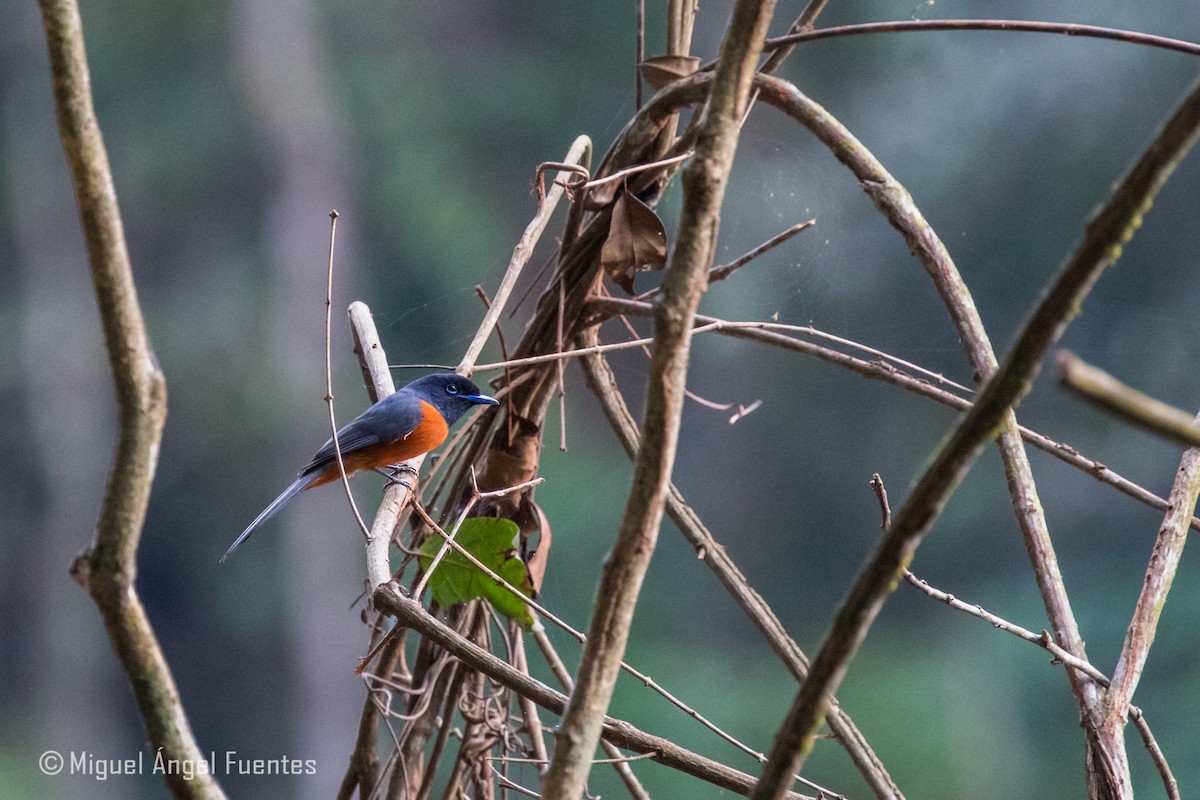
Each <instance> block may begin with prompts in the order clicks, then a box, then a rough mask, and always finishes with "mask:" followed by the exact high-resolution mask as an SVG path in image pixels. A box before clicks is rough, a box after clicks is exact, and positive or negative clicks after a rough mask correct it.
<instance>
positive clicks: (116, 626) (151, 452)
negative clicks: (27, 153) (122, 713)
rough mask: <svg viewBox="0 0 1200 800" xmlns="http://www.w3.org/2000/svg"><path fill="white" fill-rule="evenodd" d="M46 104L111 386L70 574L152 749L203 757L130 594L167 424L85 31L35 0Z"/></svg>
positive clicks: (72, 17) (183, 783)
mask: <svg viewBox="0 0 1200 800" xmlns="http://www.w3.org/2000/svg"><path fill="white" fill-rule="evenodd" d="M39 5H40V7H41V12H42V23H43V25H44V27H45V30H46V45H47V48H48V49H49V54H50V71H51V75H52V78H53V91H54V106H55V112H56V115H57V117H58V129H59V136H60V137H61V139H62V145H63V152H64V154H65V155H66V158H67V164H68V166H69V167H70V169H71V178H72V182H73V183H74V188H75V199H76V202H77V203H78V206H79V217H80V224H81V225H82V227H83V235H84V240H85V242H86V244H87V252H88V261H89V264H90V266H91V272H92V283H93V286H94V287H95V291H96V305H97V307H98V309H99V312H100V320H101V324H102V325H103V328H104V339H105V346H106V349H107V351H108V358H109V364H110V366H111V369H112V374H113V380H114V382H115V384H116V394H117V403H118V406H119V411H120V433H119V438H118V441H117V451H116V456H115V458H114V460H113V465H112V470H111V472H110V473H109V478H108V485H107V486H106V487H105V492H104V500H103V503H102V505H101V510H100V519H99V521H98V522H97V524H96V533H95V538H94V539H93V540H92V543H91V544H90V545H89V546H88V547H87V549H85V550H84V551H83V552H82V553H80V554H79V555H78V556H77V557H76V558H75V561H74V563H73V564H72V565H71V574H72V576H73V577H74V578H75V579H76V580H77V581H78V582H79V583H80V584H81V585H82V586H83V587H84V588H85V589H87V591H88V593H89V594H90V595H91V596H92V599H93V600H94V601H95V603H96V606H97V608H98V609H99V611H100V615H101V617H102V618H103V620H104V625H105V627H106V628H107V630H108V636H109V639H110V640H111V641H112V645H113V649H114V650H115V651H116V654H117V657H118V658H119V659H120V661H121V666H122V667H123V668H124V669H125V672H126V674H127V675H128V676H129V679H130V681H129V682H130V685H131V686H132V688H133V692H134V696H135V697H136V698H137V703H138V710H139V711H140V712H141V716H142V720H143V722H144V723H145V725H146V732H147V734H148V736H149V739H150V746H151V747H152V748H155V749H156V750H161V751H162V755H163V756H164V758H168V759H172V760H175V761H178V762H179V763H184V762H190V763H192V764H199V763H200V762H202V761H204V760H205V756H204V754H203V753H201V752H200V748H199V747H198V746H197V745H196V741H195V738H194V737H193V735H192V730H191V726H190V725H189V723H188V720H187V716H186V715H185V714H184V711H183V703H182V701H181V700H180V698H179V690H178V689H177V688H176V686H175V680H174V678H173V677H172V676H171V670H170V667H169V666H168V665H167V661H166V658H165V657H164V656H163V653H162V650H161V649H160V647H159V645H158V639H157V638H156V637H155V635H154V629H153V627H151V625H150V620H149V618H148V617H147V616H146V610H145V608H144V607H143V606H142V603H141V599H140V598H139V597H138V594H137V589H136V588H135V586H134V582H135V579H136V576H137V550H138V544H139V542H140V541H141V534H142V527H143V525H144V524H145V519H146V506H147V504H148V503H149V498H150V487H151V485H152V484H153V482H154V472H155V468H156V467H157V464H158V449H159V443H160V442H161V441H162V430H163V425H164V423H165V422H166V417H167V384H166V378H164V377H163V374H162V371H161V370H160V369H159V368H158V362H157V361H156V359H155V357H154V352H153V350H152V349H151V347H150V340H149V338H148V337H147V335H146V326H145V321H144V320H143V318H142V312H141V307H140V306H139V304H138V299H137V288H136V286H135V284H134V281H133V271H132V269H131V267H130V263H129V253H128V251H127V250H126V247H125V232H124V229H123V227H122V225H121V213H120V209H119V208H118V206H117V193H116V189H115V187H114V185H113V180H112V171H111V169H110V168H109V164H108V154H107V152H106V151H105V148H104V141H103V139H102V137H101V135H100V126H99V123H98V122H97V121H96V113H95V110H94V108H93V107H92V93H91V78H90V76H89V74H88V68H87V54H86V52H85V48H84V40H83V24H82V22H81V20H80V18H79V8H78V6H77V5H76V4H75V2H74V0H41V1H40V3H39ZM164 780H165V781H166V783H167V786H168V788H169V789H170V790H171V792H172V794H174V796H175V797H178V798H223V797H224V796H225V795H224V793H223V792H222V791H221V787H220V786H219V785H218V784H217V782H216V780H215V779H214V778H213V776H212V775H211V774H208V773H207V772H206V771H199V770H198V771H197V774H196V775H195V776H194V779H193V780H185V779H184V777H183V775H182V774H180V773H179V772H178V771H177V772H176V773H175V774H167V775H165V776H164Z"/></svg>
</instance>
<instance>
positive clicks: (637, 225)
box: [600, 191, 667, 294]
mask: <svg viewBox="0 0 1200 800" xmlns="http://www.w3.org/2000/svg"><path fill="white" fill-rule="evenodd" d="M666 263H667V232H666V229H665V228H663V224H662V220H660V219H659V218H658V215H657V214H655V213H654V210H653V209H651V208H650V206H648V205H646V204H645V203H643V202H642V201H641V200H639V199H637V198H636V197H634V196H633V195H632V194H630V193H629V192H627V191H622V192H621V194H620V195H618V196H617V202H616V203H615V204H614V205H613V210H612V222H611V223H609V226H608V238H607V239H605V240H604V245H603V246H602V247H601V248H600V264H601V266H603V267H604V271H605V272H606V273H607V274H608V277H610V278H612V280H613V282H614V283H616V284H617V286H620V287H621V288H622V289H624V290H625V292H626V293H627V294H633V293H634V291H633V276H634V275H635V274H636V273H638V272H645V271H647V270H652V269H662V268H663V267H664V266H665V265H666Z"/></svg>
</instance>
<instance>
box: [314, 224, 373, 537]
mask: <svg viewBox="0 0 1200 800" xmlns="http://www.w3.org/2000/svg"><path fill="white" fill-rule="evenodd" d="M337 220H338V212H337V210H336V209H334V210H332V211H330V212H329V261H328V264H327V266H326V269H325V406H326V408H327V409H328V410H329V436H330V438H331V440H332V441H333V456H334V459H335V460H336V461H337V466H338V474H339V475H340V477H341V483H342V488H343V489H345V490H346V502H347V503H349V504H350V510H351V511H352V512H354V520H355V521H356V522H357V523H358V528H359V530H361V531H362V534H363V538H364V539H366V540H367V541H368V542H369V541H370V539H371V530H370V529H369V528H368V527H367V523H366V522H364V521H363V518H362V514H360V513H358V504H357V503H355V502H354V492H352V491H351V490H350V477H349V476H348V475H347V474H346V464H345V463H344V462H343V461H342V443H341V442H340V441H338V427H337V418H336V417H335V416H334V414H333V351H332V349H331V347H332V341H333V327H332V321H333V244H334V241H335V238H336V234H337Z"/></svg>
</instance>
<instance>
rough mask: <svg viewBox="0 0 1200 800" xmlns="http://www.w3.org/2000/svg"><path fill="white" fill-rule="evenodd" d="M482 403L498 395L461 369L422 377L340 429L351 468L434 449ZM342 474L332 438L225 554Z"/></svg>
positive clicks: (383, 463)
mask: <svg viewBox="0 0 1200 800" xmlns="http://www.w3.org/2000/svg"><path fill="white" fill-rule="evenodd" d="M479 404H483V405H489V406H494V405H496V399H495V398H494V397H489V396H487V395H486V394H480V393H479V387H478V386H476V385H475V384H473V383H471V382H470V381H469V380H467V379H466V378H464V377H462V376H461V375H455V374H454V373H438V374H436V375H426V376H425V377H423V378H417V379H416V380H415V381H413V382H412V383H410V384H408V385H407V386H405V387H403V388H402V389H400V390H399V391H397V392H395V393H394V394H390V395H388V396H387V397H385V398H383V399H382V400H380V401H379V402H378V403H376V404H375V405H373V406H371V407H370V408H368V409H367V410H366V411H364V412H363V413H361V414H359V415H358V417H356V418H355V419H354V421H353V422H351V423H350V424H348V425H346V426H345V427H344V428H342V429H341V430H340V431H338V432H337V440H338V446H339V447H340V448H341V451H342V464H343V465H344V466H345V468H346V474H347V475H350V474H352V473H354V472H358V471H359V470H362V469H371V470H379V469H382V468H383V467H386V466H388V465H390V464H396V463H399V462H401V461H407V460H408V459H410V458H415V457H416V456H419V455H421V454H422V453H428V452H429V451H430V450H432V449H434V448H435V447H437V446H438V445H440V444H441V443H442V442H444V441H445V440H446V434H447V433H448V432H449V430H450V426H451V425H453V424H454V423H455V422H458V419H459V417H461V416H462V415H463V414H465V413H467V412H468V411H470V410H471V407H472V406H474V405H479ZM340 476H341V473H340V472H339V471H338V462H337V454H336V452H335V451H334V447H333V439H330V440H329V441H328V442H326V443H325V445H324V446H323V447H322V448H321V449H320V450H318V451H317V454H316V455H315V456H313V457H312V460H311V461H309V462H308V465H307V466H305V467H304V469H302V470H300V477H298V478H296V480H295V481H293V482H292V485H291V486H289V487H288V488H286V489H284V490H283V494H281V495H279V497H276V498H275V499H274V500H273V501H272V502H271V505H269V506H267V507H266V508H264V509H263V510H262V513H261V514H259V515H258V516H257V517H255V518H254V521H253V522H251V523H250V524H249V525H248V526H247V527H246V530H244V531H242V535H241V536H239V537H238V538H237V539H236V540H235V541H234V543H233V544H231V545H230V546H229V549H228V550H226V551H225V555H223V556H221V560H222V561H224V560H225V559H227V558H229V556H230V554H231V553H233V551H234V550H236V549H237V548H238V545H240V544H241V543H242V542H244V541H246V539H248V538H249V537H250V534H251V533H253V532H254V530H255V529H256V528H258V526H259V525H262V524H263V523H264V522H266V521H267V520H268V519H270V518H271V517H273V516H275V514H276V513H277V512H278V511H279V509H281V508H283V507H284V506H285V505H287V504H288V502H289V501H290V500H291V499H292V498H293V497H295V496H296V495H298V494H300V493H301V492H303V491H304V490H305V489H311V488H313V487H314V486H320V485H322V484H325V483H329V482H330V481H334V480H337V479H338V478H339V477H340Z"/></svg>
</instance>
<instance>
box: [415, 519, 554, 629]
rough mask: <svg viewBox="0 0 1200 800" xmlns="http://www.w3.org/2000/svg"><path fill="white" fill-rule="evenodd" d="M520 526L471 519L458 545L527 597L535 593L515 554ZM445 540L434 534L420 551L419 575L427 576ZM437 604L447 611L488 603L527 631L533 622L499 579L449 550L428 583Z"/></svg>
mask: <svg viewBox="0 0 1200 800" xmlns="http://www.w3.org/2000/svg"><path fill="white" fill-rule="evenodd" d="M517 534H518V528H517V524H516V523H515V522H513V521H512V520H510V519H501V518H498V517H469V518H467V519H464V520H463V521H462V525H460V526H459V528H458V534H457V535H456V536H455V537H454V541H456V542H458V543H459V544H460V545H462V548H463V549H464V550H466V551H467V552H468V553H470V554H471V555H473V556H475V558H477V559H479V562H480V563H481V564H483V565H485V566H486V567H487V568H488V569H490V570H492V571H493V572H495V573H496V574H497V575H499V576H500V577H501V578H503V579H504V580H506V581H508V582H509V583H511V584H512V585H513V586H515V587H516V588H518V589H520V590H521V592H522V593H523V594H525V595H526V596H529V595H530V594H531V591H532V590H531V587H530V585H529V579H528V577H527V574H526V571H525V562H523V561H522V560H521V557H520V556H519V555H518V554H517V549H516V539H517ZM444 543H445V540H444V539H442V537H441V536H438V535H436V534H434V535H433V536H430V537H429V538H427V539H426V540H425V542H424V543H423V544H422V545H421V552H420V556H419V561H420V563H421V569H423V570H428V569H429V565H430V564H432V563H433V559H434V558H436V557H437V554H438V551H439V550H441V549H442V545H443V544H444ZM429 588H430V590H431V591H432V592H433V599H434V600H437V601H438V603H440V604H441V605H443V606H452V605H454V604H456V603H465V602H467V601H468V600H474V599H476V598H479V597H482V598H485V599H486V600H487V601H488V602H489V603H491V604H492V606H493V607H495V609H496V610H497V611H499V612H500V613H501V614H503V615H504V616H506V617H509V618H510V619H515V620H516V621H517V622H519V623H520V624H521V626H522V627H524V628H526V629H528V628H529V627H531V626H532V625H533V616H532V615H530V613H529V607H528V606H526V605H525V604H524V603H523V602H521V599H520V598H519V597H516V596H514V595H513V593H512V592H510V591H509V590H508V589H506V588H505V587H504V586H503V585H501V584H499V583H497V582H496V579H495V578H493V577H491V576H490V575H488V574H487V573H485V572H484V571H483V570H481V569H479V567H477V566H475V565H474V564H472V563H471V562H470V561H468V560H467V558H466V557H465V556H463V555H462V554H461V553H459V552H458V551H457V550H453V549H452V550H449V551H448V552H447V553H446V555H445V556H444V557H443V558H442V560H441V563H439V564H438V566H437V569H436V570H434V573H433V576H432V577H430V579H429Z"/></svg>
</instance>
